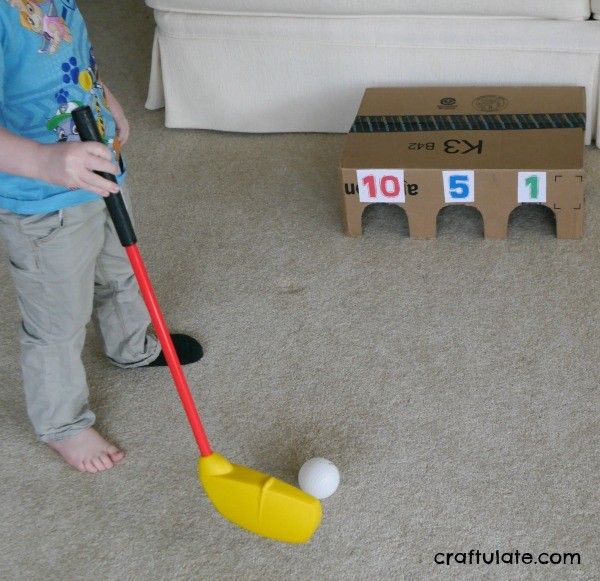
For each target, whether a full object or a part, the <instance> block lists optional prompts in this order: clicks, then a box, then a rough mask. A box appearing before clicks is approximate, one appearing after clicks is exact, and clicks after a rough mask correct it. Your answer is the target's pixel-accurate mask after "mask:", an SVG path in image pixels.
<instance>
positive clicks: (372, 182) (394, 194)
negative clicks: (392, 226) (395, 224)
mask: <svg viewBox="0 0 600 581" xmlns="http://www.w3.org/2000/svg"><path fill="white" fill-rule="evenodd" d="M356 178H357V179H358V199H359V200H360V201H361V202H365V203H367V204H368V203H383V204H404V202H405V201H406V196H405V194H404V170H403V169H359V170H357V171H356Z"/></svg>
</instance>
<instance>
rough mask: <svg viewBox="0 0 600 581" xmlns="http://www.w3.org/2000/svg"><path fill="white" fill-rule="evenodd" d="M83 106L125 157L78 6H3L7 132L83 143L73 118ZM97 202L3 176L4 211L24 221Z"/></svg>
mask: <svg viewBox="0 0 600 581" xmlns="http://www.w3.org/2000/svg"><path fill="white" fill-rule="evenodd" d="M82 105H89V106H90V107H91V108H92V111H93V112H94V115H95V116H96V119H97V120H98V125H99V128H100V130H101V134H102V136H103V139H104V141H105V143H106V144H107V145H109V146H110V147H111V148H113V150H115V149H116V150H118V145H117V144H116V143H115V136H116V127H115V122H114V119H113V117H112V115H111V113H110V110H109V109H108V107H107V105H106V100H105V95H104V89H103V88H102V85H101V84H100V82H99V80H98V72H97V68H96V60H95V58H94V53H93V49H92V47H91V45H90V41H89V39H88V34H87V28H86V26H85V22H84V20H83V17H82V15H81V13H80V12H79V9H78V8H77V5H76V2H75V0H0V126H1V127H3V128H5V129H8V130H9V131H11V132H13V133H15V134H17V135H20V136H22V137H26V138H29V139H33V140H35V141H38V142H40V143H58V142H63V141H79V136H78V135H77V129H76V128H75V126H74V123H73V121H72V120H71V114H70V113H71V111H72V110H73V109H75V108H77V107H80V106H82ZM122 179H123V176H120V177H119V181H122ZM97 199H98V196H97V195H96V194H93V193H92V192H86V191H84V190H68V189H65V188H64V187H62V186H56V185H52V184H49V183H47V182H44V181H39V180H34V179H30V178H25V177H20V176H14V175H10V174H5V173H1V172H0V207H2V208H5V209H7V210H10V211H12V212H16V213H18V214H37V213H45V212H53V211H55V210H59V209H61V208H66V207H68V206H76V205H78V204H83V203H85V202H89V201H92V200H97Z"/></svg>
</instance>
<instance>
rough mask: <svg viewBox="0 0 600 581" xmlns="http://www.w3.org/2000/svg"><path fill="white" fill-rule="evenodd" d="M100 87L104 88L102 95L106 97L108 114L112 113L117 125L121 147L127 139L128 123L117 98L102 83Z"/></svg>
mask: <svg viewBox="0 0 600 581" xmlns="http://www.w3.org/2000/svg"><path fill="white" fill-rule="evenodd" d="M102 87H103V88H104V94H105V95H106V104H107V105H108V108H109V109H110V112H111V113H112V115H113V117H114V119H115V123H116V125H117V131H118V132H119V141H120V142H121V145H122V146H123V145H125V144H126V143H127V140H128V139H129V121H127V117H126V116H125V112H124V111H123V107H121V104H120V103H119V101H117V98H116V97H115V96H114V95H113V94H112V93H111V92H110V90H109V88H108V87H107V86H106V85H105V84H104V83H102Z"/></svg>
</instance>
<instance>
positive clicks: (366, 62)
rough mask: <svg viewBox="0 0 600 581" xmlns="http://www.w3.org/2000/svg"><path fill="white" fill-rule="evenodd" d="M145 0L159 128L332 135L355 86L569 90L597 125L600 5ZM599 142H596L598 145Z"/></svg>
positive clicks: (578, 0)
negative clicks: (580, 93)
mask: <svg viewBox="0 0 600 581" xmlns="http://www.w3.org/2000/svg"><path fill="white" fill-rule="evenodd" d="M592 2H593V4H592V3H591V2H590V0H146V4H147V5H148V6H150V7H151V8H153V9H154V15H155V20H156V34H155V41H154V49H153V57H152V71H151V79H150V87H149V92H148V99H147V103H146V106H147V107H148V108H150V109H156V108H160V107H163V106H164V107H165V108H166V113H165V122H166V125H167V126H168V127H195V128H204V129H217V130H224V131H244V132H293V131H307V132H313V131H314V132H345V131H347V130H348V128H349V127H350V125H351V124H352V120H353V118H354V116H355V114H356V110H357V107H358V104H359V102H360V99H361V96H362V93H363V91H364V89H365V87H373V86H402V85H406V86H419V85H503V84H507V85H580V86H584V87H586V92H587V128H586V142H587V143H590V141H591V140H592V138H593V136H594V135H595V134H596V133H598V134H600V130H599V115H598V96H599V92H600V89H599V74H600V22H599V21H596V20H592V19H591V17H592V10H593V9H594V10H595V11H596V12H597V14H598V18H600V0H592ZM599 141H600V140H599Z"/></svg>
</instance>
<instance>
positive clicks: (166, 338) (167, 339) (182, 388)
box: [125, 244, 212, 456]
mask: <svg viewBox="0 0 600 581" xmlns="http://www.w3.org/2000/svg"><path fill="white" fill-rule="evenodd" d="M125 250H126V252H127V256H129V261H130V262H131V266H132V268H133V272H134V274H135V277H136V279H137V282H138V285H139V287H140V291H141V293H142V297H143V298H144V301H145V303H146V307H148V312H149V313H150V319H151V320H152V324H153V325H154V330H155V331H156V334H157V335H158V339H159V341H160V345H161V347H162V350H163V353H164V356H165V359H166V360H167V364H168V365H169V369H170V371H171V375H172V376H173V381H174V382H175V387H176V388H177V393H178V394H179V398H180V399H181V404H182V405H183V409H184V410H185V414H186V416H187V419H188V422H189V423H190V427H191V428H192V432H193V434H194V438H196V442H197V444H198V448H199V449H200V454H201V455H202V456H210V455H211V454H212V449H211V447H210V442H209V441H208V438H207V436H206V433H205V431H204V426H203V425H202V421H201V420H200V415H199V414H198V408H197V407H196V404H195V402H194V398H193V397H192V394H191V392H190V388H189V386H188V382H187V379H186V377H185V374H184V373H183V369H182V368H181V363H180V361H179V357H178V356H177V352H176V351H175V346H174V345H173V340H172V339H171V333H170V332H169V328H168V327H167V323H166V322H165V318H164V317H163V314H162V311H161V309H160V306H159V304H158V299H157V298H156V294H155V292H154V288H153V287H152V283H151V282H150V277H149V276H148V272H147V271H146V267H145V265H144V261H143V260H142V255H141V254H140V251H139V248H138V247H137V244H132V245H130V246H126V247H125Z"/></svg>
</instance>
